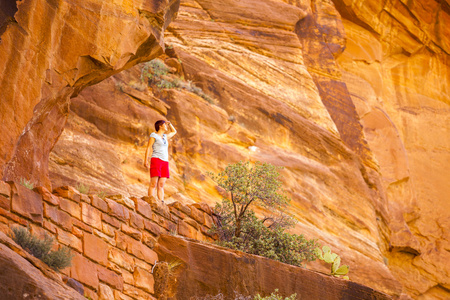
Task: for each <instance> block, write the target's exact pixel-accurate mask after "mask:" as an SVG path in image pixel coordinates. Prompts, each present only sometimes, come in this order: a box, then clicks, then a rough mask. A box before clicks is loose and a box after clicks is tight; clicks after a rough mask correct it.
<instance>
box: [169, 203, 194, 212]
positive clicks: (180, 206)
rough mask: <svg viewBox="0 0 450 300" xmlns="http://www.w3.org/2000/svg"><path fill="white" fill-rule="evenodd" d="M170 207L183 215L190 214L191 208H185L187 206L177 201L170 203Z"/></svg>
mask: <svg viewBox="0 0 450 300" xmlns="http://www.w3.org/2000/svg"><path fill="white" fill-rule="evenodd" d="M170 206H172V207H175V208H176V209H178V210H179V211H181V212H183V213H185V214H186V215H188V216H189V215H190V214H191V208H190V207H189V206H187V205H184V204H181V203H180V202H178V201H177V202H173V203H171V204H170Z"/></svg>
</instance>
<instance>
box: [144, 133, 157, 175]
mask: <svg viewBox="0 0 450 300" xmlns="http://www.w3.org/2000/svg"><path fill="white" fill-rule="evenodd" d="M154 142H155V138H153V137H151V138H150V139H149V140H148V145H147V149H146V150H145V158H144V166H145V167H146V168H148V167H149V164H148V156H149V155H150V156H152V153H153V147H152V146H153V143H154Z"/></svg>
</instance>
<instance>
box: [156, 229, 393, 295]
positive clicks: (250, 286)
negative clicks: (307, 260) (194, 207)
mask: <svg viewBox="0 0 450 300" xmlns="http://www.w3.org/2000/svg"><path fill="white" fill-rule="evenodd" d="M156 251H157V252H158V254H159V256H160V257H161V259H163V260H164V261H177V262H178V263H180V266H179V267H178V269H177V270H175V271H174V272H176V273H177V283H176V289H175V290H176V293H175V295H174V296H175V297H176V299H189V298H190V296H192V295H197V296H203V297H207V296H215V295H219V294H221V295H223V296H224V298H225V299H238V298H237V297H236V295H242V296H247V295H256V294H260V295H262V296H268V295H270V294H271V293H272V292H273V291H274V290H275V289H277V290H278V291H279V294H280V295H283V296H285V297H288V296H290V295H292V294H296V299H328V300H339V299H352V300H358V299H361V300H363V299H373V300H382V299H383V300H384V299H392V297H391V296H388V295H386V294H383V293H380V292H378V291H374V290H373V289H370V288H368V287H366V286H362V285H359V284H357V283H354V282H351V281H348V280H344V279H342V278H339V279H338V278H335V277H333V276H327V275H324V274H320V273H317V272H313V271H309V270H305V269H304V268H299V267H294V266H290V265H286V264H283V263H280V262H277V261H274V260H270V259H267V258H264V257H260V256H256V255H249V254H245V253H242V252H239V251H230V250H229V249H226V248H222V247H218V246H214V245H208V244H202V243H199V242H198V241H193V240H188V239H182V238H181V239H180V238H179V237H174V236H170V235H161V237H160V238H159V243H158V245H157V248H156ZM205 261H207V262H210V264H206V263H205ZM211 265H213V266H212V267H211Z"/></svg>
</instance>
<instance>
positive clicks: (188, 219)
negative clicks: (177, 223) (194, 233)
mask: <svg viewBox="0 0 450 300" xmlns="http://www.w3.org/2000/svg"><path fill="white" fill-rule="evenodd" d="M184 221H185V222H186V223H188V224H189V225H191V226H192V227H194V228H195V229H196V230H198V227H199V225H198V223H197V222H196V221H195V220H193V219H191V218H186V219H185V220H184Z"/></svg>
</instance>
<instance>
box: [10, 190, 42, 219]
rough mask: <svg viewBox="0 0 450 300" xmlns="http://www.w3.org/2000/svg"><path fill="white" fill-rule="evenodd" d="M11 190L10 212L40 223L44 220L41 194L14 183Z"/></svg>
mask: <svg viewBox="0 0 450 300" xmlns="http://www.w3.org/2000/svg"><path fill="white" fill-rule="evenodd" d="M12 191H13V192H12V201H11V212H15V213H17V214H19V215H21V216H23V217H24V218H27V219H30V220H32V221H34V222H36V223H39V224H41V225H42V222H43V221H44V218H43V214H44V208H43V206H42V203H43V201H42V196H41V195H39V194H38V193H36V192H33V191H32V190H30V189H28V188H26V187H24V186H22V185H21V184H14V187H13V189H12Z"/></svg>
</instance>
